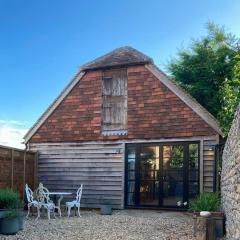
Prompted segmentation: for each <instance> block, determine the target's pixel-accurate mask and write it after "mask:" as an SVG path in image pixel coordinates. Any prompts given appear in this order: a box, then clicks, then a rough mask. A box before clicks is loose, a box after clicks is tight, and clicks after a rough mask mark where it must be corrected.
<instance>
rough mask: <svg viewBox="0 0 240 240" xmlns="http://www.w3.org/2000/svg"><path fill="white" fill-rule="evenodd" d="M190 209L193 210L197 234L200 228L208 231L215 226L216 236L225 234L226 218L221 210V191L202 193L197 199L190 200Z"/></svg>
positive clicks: (219, 236)
mask: <svg viewBox="0 0 240 240" xmlns="http://www.w3.org/2000/svg"><path fill="white" fill-rule="evenodd" d="M190 210H191V211H193V218H194V233H195V234H196V232H197V231H198V230H200V231H205V233H206V231H207V230H209V231H210V229H211V228H214V234H215V236H216V238H221V237H223V236H224V233H225V231H224V227H225V225H224V223H225V218H224V213H223V212H222V211H221V199H220V195H219V193H217V192H216V193H202V194H200V195H199V197H198V198H197V199H195V200H193V201H192V202H190ZM204 225H205V226H204ZM203 234H204V233H203Z"/></svg>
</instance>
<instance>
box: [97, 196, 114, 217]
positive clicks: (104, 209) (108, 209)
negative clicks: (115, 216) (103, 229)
mask: <svg viewBox="0 0 240 240" xmlns="http://www.w3.org/2000/svg"><path fill="white" fill-rule="evenodd" d="M100 212H101V215H112V205H111V202H110V201H108V200H103V204H102V205H101V210H100Z"/></svg>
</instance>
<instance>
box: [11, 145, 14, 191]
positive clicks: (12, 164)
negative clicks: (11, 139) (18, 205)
mask: <svg viewBox="0 0 240 240" xmlns="http://www.w3.org/2000/svg"><path fill="white" fill-rule="evenodd" d="M11 166H12V170H11V188H12V189H13V171H14V150H13V149H12V150H11Z"/></svg>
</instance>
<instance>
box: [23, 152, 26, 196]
mask: <svg viewBox="0 0 240 240" xmlns="http://www.w3.org/2000/svg"><path fill="white" fill-rule="evenodd" d="M26 155H27V154H26V150H25V151H24V155H23V199H24V191H25V183H26Z"/></svg>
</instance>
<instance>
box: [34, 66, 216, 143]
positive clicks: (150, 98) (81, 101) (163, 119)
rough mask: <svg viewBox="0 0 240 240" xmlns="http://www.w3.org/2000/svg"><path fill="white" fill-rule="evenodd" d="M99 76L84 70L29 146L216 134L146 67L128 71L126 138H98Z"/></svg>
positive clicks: (99, 135) (99, 129)
mask: <svg viewBox="0 0 240 240" xmlns="http://www.w3.org/2000/svg"><path fill="white" fill-rule="evenodd" d="M101 80H102V72H101V71H93V72H88V73H87V74H86V75H85V76H84V77H83V78H82V79H81V80H80V82H79V83H78V84H77V85H76V86H75V87H74V89H73V90H72V91H71V92H70V94H69V95H68V96H67V97H66V98H65V99H64V100H63V101H62V103H61V104H60V105H59V106H58V107H57V109H56V110H55V111H54V112H53V114H52V115H51V116H50V117H49V118H48V119H47V121H46V122H45V123H44V124H43V125H42V126H41V127H40V128H39V130H38V131H37V132H36V133H35V134H34V135H33V137H32V138H31V139H30V142H57V141H92V140H95V141H96V140H114V139H136V138H138V139H156V138H178V137H192V136H209V135H215V134H216V132H215V131H214V130H213V129H212V128H211V127H210V126H208V124H207V123H206V122H204V121H203V120H202V119H201V118H200V117H199V116H198V115H197V114H196V113H195V112H194V111H193V110H191V109H190V108H189V107H188V106H187V105H186V104H185V103H184V102H182V101H181V100H180V99H179V98H178V97H177V96H176V95H175V94H174V93H172V92H171V91H170V90H169V89H168V88H167V87H165V86H164V85H163V84H162V83H161V82H160V81H159V80H158V79H157V78H156V77H155V76H153V75H152V74H151V73H150V72H149V71H148V70H147V69H146V68H145V67H144V66H136V67H129V68H128V135H126V136H102V135H101V105H102V97H101V96H102V93H101V86H102V85H101Z"/></svg>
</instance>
